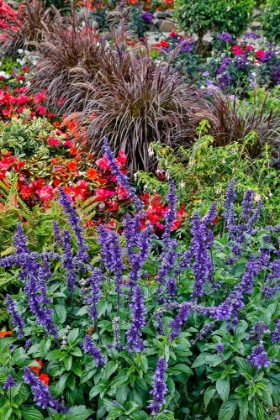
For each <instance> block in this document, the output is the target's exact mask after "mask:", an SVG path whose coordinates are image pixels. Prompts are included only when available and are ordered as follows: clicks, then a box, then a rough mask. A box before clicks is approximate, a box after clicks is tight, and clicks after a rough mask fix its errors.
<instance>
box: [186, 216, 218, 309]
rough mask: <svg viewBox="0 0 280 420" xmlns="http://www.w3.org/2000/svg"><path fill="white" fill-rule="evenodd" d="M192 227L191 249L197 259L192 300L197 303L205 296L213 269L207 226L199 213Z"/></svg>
mask: <svg viewBox="0 0 280 420" xmlns="http://www.w3.org/2000/svg"><path fill="white" fill-rule="evenodd" d="M191 225H192V236H193V237H192V240H191V248H192V252H193V256H194V259H195V261H194V263H193V265H192V270H193V273H194V275H195V280H194V286H193V292H192V299H193V301H196V300H197V298H198V297H200V296H202V295H203V293H204V286H205V284H206V282H207V280H208V279H209V280H211V278H212V276H213V273H212V271H213V267H212V261H211V256H210V255H209V252H208V246H207V236H206V230H205V225H204V223H203V222H201V220H200V218H199V215H198V213H196V214H195V215H194V218H193V220H192V222H191Z"/></svg>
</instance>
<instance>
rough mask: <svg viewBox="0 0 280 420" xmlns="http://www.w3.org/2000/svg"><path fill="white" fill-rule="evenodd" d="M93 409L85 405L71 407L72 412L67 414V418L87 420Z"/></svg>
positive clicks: (69, 419)
mask: <svg viewBox="0 0 280 420" xmlns="http://www.w3.org/2000/svg"><path fill="white" fill-rule="evenodd" d="M92 413H93V410H91V409H90V408H86V407H85V406H84V405H76V406H74V407H71V412H70V413H69V414H68V416H67V420H86V419H87V418H88V417H89V416H90V415H91V414H92Z"/></svg>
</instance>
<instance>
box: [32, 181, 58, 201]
mask: <svg viewBox="0 0 280 420" xmlns="http://www.w3.org/2000/svg"><path fill="white" fill-rule="evenodd" d="M36 193H37V194H38V195H39V197H40V199H41V200H42V201H45V200H50V199H51V198H53V197H54V195H55V190H54V189H53V187H52V186H51V185H43V187H41V189H40V190H36Z"/></svg>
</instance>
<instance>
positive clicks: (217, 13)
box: [175, 0, 255, 50]
mask: <svg viewBox="0 0 280 420" xmlns="http://www.w3.org/2000/svg"><path fill="white" fill-rule="evenodd" d="M254 4H255V1H254V0H234V1H228V0H206V1H205V0H194V1H192V0H176V2H175V16H176V18H177V20H178V23H179V24H180V25H181V27H182V28H183V29H184V30H186V31H190V32H191V33H192V34H193V33H195V34H196V35H197V36H198V47H199V50H201V49H202V38H203V36H204V35H205V34H206V32H208V31H217V32H223V31H225V32H230V33H231V34H232V35H233V36H238V35H240V34H241V33H242V32H243V31H244V30H245V29H246V28H247V26H248V23H249V21H250V19H251V15H252V12H253V7H254Z"/></svg>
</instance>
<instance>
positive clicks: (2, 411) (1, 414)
mask: <svg viewBox="0 0 280 420" xmlns="http://www.w3.org/2000/svg"><path fill="white" fill-rule="evenodd" d="M12 412H13V409H12V407H10V402H9V401H6V402H5V404H4V405H3V406H2V407H1V408H0V419H1V420H10V418H11V414H12Z"/></svg>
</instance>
